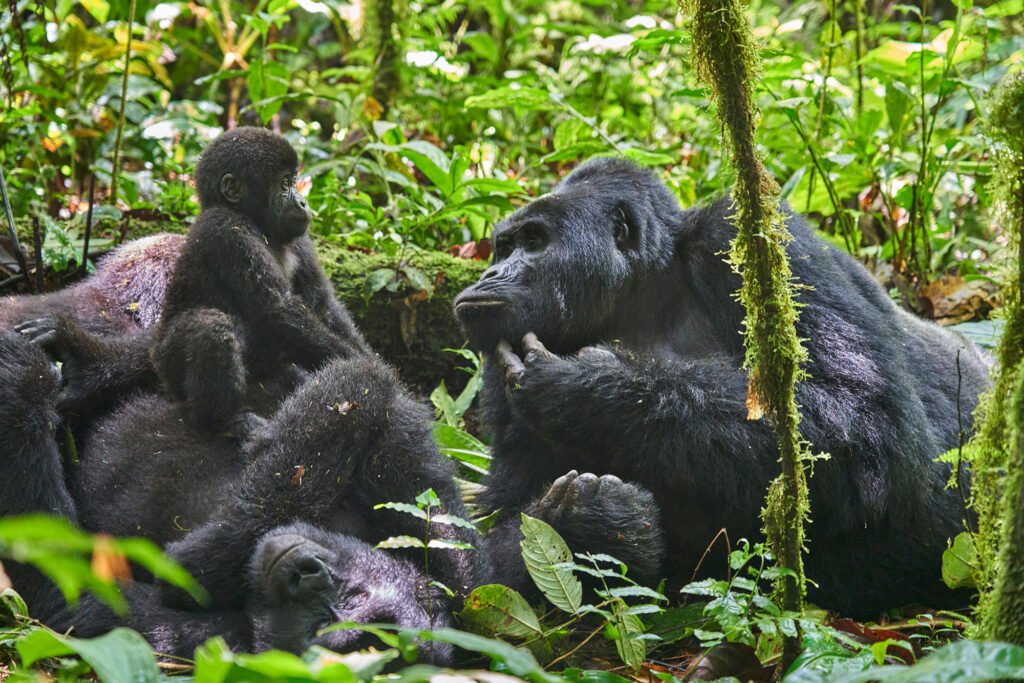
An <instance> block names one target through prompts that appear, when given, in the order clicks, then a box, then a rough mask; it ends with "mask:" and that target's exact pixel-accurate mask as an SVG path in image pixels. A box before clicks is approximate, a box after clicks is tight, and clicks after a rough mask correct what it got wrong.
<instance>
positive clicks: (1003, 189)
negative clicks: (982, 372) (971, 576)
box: [969, 72, 1024, 644]
mask: <svg viewBox="0 0 1024 683" xmlns="http://www.w3.org/2000/svg"><path fill="white" fill-rule="evenodd" d="M988 129H989V134H990V135H991V137H992V138H993V140H995V142H996V143H997V144H996V166H997V168H996V173H995V175H994V178H995V181H994V182H995V188H994V189H995V192H994V195H995V196H996V197H997V201H996V219H997V221H998V223H999V225H1000V226H1001V227H1002V229H1003V233H1004V234H1005V235H1007V237H1009V239H1010V240H1011V242H1010V244H1011V249H1010V251H1011V253H1013V251H1014V248H1015V252H1016V259H1015V261H1012V262H1011V263H1010V265H1009V273H1008V277H1007V279H1006V284H1005V286H1004V287H1003V313H1004V315H1005V318H1006V326H1005V328H1004V330H1003V336H1002V338H1001V339H1000V342H999V348H998V350H997V357H998V366H999V374H998V375H997V377H996V381H995V383H994V385H993V387H992V389H991V390H990V391H989V392H988V393H987V394H986V395H985V396H984V397H983V398H982V401H981V404H980V406H979V408H978V412H977V422H978V423H979V424H980V425H981V426H980V428H979V429H978V433H977V435H976V436H975V437H974V439H973V440H972V442H971V447H970V449H969V453H970V454H972V456H973V459H974V463H973V467H972V470H973V474H974V481H973V488H972V498H971V504H972V506H973V508H974V510H975V511H976V512H977V513H978V532H977V534H976V535H975V546H976V550H977V557H978V568H977V573H976V576H975V581H976V583H977V585H978V589H979V591H980V593H981V598H980V601H979V605H978V614H979V617H980V619H979V623H980V630H981V634H982V635H983V636H985V637H989V638H994V639H999V640H1007V641H1010V642H1015V643H1018V644H1024V588H1022V586H1024V569H1022V568H1024V507H1022V506H1021V501H1022V500H1024V498H1022V496H1024V452H1022V449H1024V443H1022V439H1024V436H1022V434H1021V432H1022V429H1021V425H1022V422H1024V413H1022V409H1021V402H1022V401H1024V398H1022V392H1024V387H1022V383H1024V373H1022V372H1021V367H1022V362H1024V310H1022V309H1024V303H1022V301H1021V293H1022V292H1024V268H1022V267H1021V263H1022V261H1024V73H1022V72H1018V73H1015V74H1012V75H1010V76H1008V77H1007V78H1006V79H1005V80H1004V81H1003V83H1002V84H1001V86H1000V87H999V89H998V90H997V92H996V94H995V96H994V98H993V101H992V109H991V111H990V114H989V121H988Z"/></svg>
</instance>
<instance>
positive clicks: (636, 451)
mask: <svg viewBox="0 0 1024 683" xmlns="http://www.w3.org/2000/svg"><path fill="white" fill-rule="evenodd" d="M730 213H731V210H730V206H729V203H728V202H727V201H720V202H718V203H716V204H714V205H713V206H710V207H707V208H698V209H692V210H688V211H683V210H681V209H680V208H679V206H678V204H677V202H676V200H675V199H674V197H672V195H671V194H670V192H669V191H668V190H667V188H666V187H665V186H664V185H663V184H662V183H661V182H660V181H659V180H657V179H656V178H655V177H654V176H653V175H652V174H650V173H649V172H647V171H644V170H641V169H639V168H637V167H635V166H634V165H632V164H631V163H629V162H626V161H622V160H608V159H604V160H597V161H592V162H590V163H587V164H585V165H584V166H582V167H580V168H579V169H578V170H576V171H575V172H574V173H572V174H571V175H570V176H568V177H567V178H566V179H565V180H564V181H563V182H562V183H561V184H560V185H559V186H558V187H557V188H556V189H555V191H554V192H552V193H551V194H550V195H547V196H545V197H542V198H540V199H538V200H537V201H535V202H533V203H532V204H530V205H529V206H526V207H524V208H522V209H520V210H519V211H517V212H516V213H514V214H513V215H512V216H511V217H510V218H509V219H507V220H506V221H504V222H503V223H502V224H501V225H499V226H498V227H497V228H496V229H495V234H494V243H495V256H494V263H493V265H492V266H491V267H490V268H489V269H488V270H487V271H486V272H485V273H484V274H483V276H482V277H481V279H480V280H479V281H478V282H477V283H476V284H474V285H473V286H471V287H470V288H468V289H466V290H465V291H464V292H462V293H461V294H460V295H459V297H458V298H457V299H456V301H455V311H456V313H457V315H458V316H459V319H460V321H461V322H462V324H463V326H464V327H465V329H466V332H467V334H468V335H469V338H470V340H471V343H472V344H473V346H474V347H476V348H478V349H480V350H482V351H484V352H485V353H487V354H488V360H489V362H488V363H487V370H486V378H485V383H484V401H485V409H486V415H487V420H488V422H489V424H490V426H491V428H492V429H493V430H494V464H493V468H492V471H491V474H490V477H489V479H488V485H489V487H488V493H487V494H486V497H485V502H486V503H487V504H489V505H491V506H493V507H495V508H501V509H502V510H503V518H502V520H503V521H501V522H499V524H498V526H497V527H496V528H495V530H494V531H492V534H491V535H490V537H489V540H488V546H489V548H490V549H491V551H492V553H493V557H494V565H495V567H497V568H502V569H504V570H506V572H507V575H506V577H505V580H506V581H508V582H510V583H512V584H513V585H520V586H522V585H525V583H526V577H525V574H524V573H523V568H522V564H521V562H519V561H518V555H519V551H518V544H517V543H516V542H515V541H516V540H517V539H518V531H517V527H518V524H519V522H518V512H519V511H520V510H524V509H525V510H526V511H527V512H529V513H531V514H535V515H539V516H540V517H542V518H546V519H548V520H549V521H551V522H552V523H553V524H554V525H555V526H556V528H558V530H559V531H561V532H562V533H563V534H565V535H566V536H567V538H568V539H569V540H570V542H571V544H573V545H575V546H577V547H578V548H586V549H590V550H603V551H606V552H609V553H611V554H613V555H616V556H618V557H619V558H620V559H622V560H624V561H626V562H627V563H628V564H629V565H630V566H631V568H632V569H633V570H634V571H636V572H637V573H638V574H639V575H640V576H641V577H644V578H653V577H656V576H659V575H661V574H668V575H669V576H670V577H672V578H673V579H675V580H677V581H680V582H681V581H687V580H689V579H690V577H691V574H692V572H693V571H694V569H695V565H696V564H697V563H698V561H699V560H700V558H701V557H702V555H703V554H704V551H705V549H706V548H707V546H708V545H709V544H710V543H711V542H712V539H714V538H715V536H716V534H717V533H718V531H719V529H721V528H723V527H724V528H725V529H727V530H728V533H729V537H730V538H731V539H734V540H735V539H736V538H739V537H743V536H746V537H748V538H754V537H758V536H760V520H759V517H758V513H759V510H760V509H761V507H762V505H763V502H764V496H765V492H766V488H767V485H768V482H769V481H770V480H771V479H772V478H773V477H774V476H775V475H776V474H777V473H778V471H779V465H778V463H777V458H778V455H777V450H776V445H775V438H774V436H773V433H772V430H771V429H770V428H769V426H768V425H767V424H766V423H765V422H764V421H763V420H748V419H747V417H746V415H747V411H746V407H745V398H746V391H747V373H746V371H744V370H742V369H741V364H742V359H743V348H742V337H741V335H740V327H741V321H742V318H743V311H742V309H741V307H740V306H739V304H738V303H737V302H736V300H735V298H734V296H733V295H734V292H735V291H736V290H737V289H738V287H739V278H738V276H737V275H736V274H734V273H733V272H731V270H730V268H729V266H728V265H727V264H726V263H724V261H723V252H725V251H726V250H727V249H728V246H729V241H730V240H731V239H732V237H733V236H734V235H735V229H734V228H733V226H732V224H731V222H730V220H729V216H730ZM787 224H788V226H789V229H790V231H791V232H792V233H793V237H794V239H793V241H792V243H791V244H790V245H789V248H788V253H789V257H790V260H791V263H792V268H793V272H794V274H795V276H796V278H797V279H798V280H799V281H800V282H801V283H803V284H805V285H809V288H806V289H801V290H800V292H799V295H798V296H799V299H800V301H801V302H802V303H803V304H804V305H805V307H804V308H802V309H801V312H800V322H799V333H800V336H801V337H802V338H803V339H805V340H806V344H807V347H808V351H809V354H810V360H809V363H808V365H807V370H808V372H809V375H810V377H809V379H808V380H807V381H806V382H803V383H802V384H801V385H800V386H799V387H798V391H797V398H798V401H799V403H800V404H801V406H802V411H803V422H802V426H801V427H802V432H803V434H804V436H805V437H806V438H807V439H808V440H809V441H810V442H811V443H812V444H813V448H814V450H815V451H817V452H825V453H828V454H829V455H830V458H829V459H828V460H825V461H820V462H817V463H816V464H815V465H814V474H813V478H812V479H811V483H810V496H811V514H812V517H813V520H814V521H813V524H811V525H810V527H809V529H808V531H809V536H810V544H809V549H810V555H809V559H808V562H807V574H808V576H809V577H810V578H811V579H812V580H813V581H815V582H817V583H818V584H819V588H817V589H814V590H812V592H811V595H810V597H811V599H812V600H814V601H815V602H818V603H820V604H822V605H823V606H825V607H828V608H832V609H835V610H839V611H841V612H843V613H844V614H848V615H851V616H858V615H860V616H876V615H877V613H878V611H879V610H881V609H884V608H887V607H893V606H901V605H904V604H907V603H911V602H915V601H920V602H925V603H928V604H930V605H933V606H943V605H947V604H949V603H950V602H951V601H955V600H958V599H959V600H962V599H963V596H953V595H952V594H951V593H950V592H949V591H947V590H946V589H945V587H944V585H943V583H942V581H941V576H940V566H941V553H942V551H943V550H944V549H945V547H946V540H947V539H948V538H950V537H951V536H954V535H955V534H956V533H957V532H958V531H960V530H961V528H962V524H961V520H962V519H963V518H964V517H965V515H966V513H965V511H964V510H963V508H962V506H961V504H960V501H959V497H958V494H957V493H956V492H955V491H952V490H947V489H946V488H945V484H946V481H947V479H948V477H949V474H950V468H949V466H947V465H942V464H937V463H935V462H934V459H935V458H936V457H937V456H938V455H939V454H941V453H942V452H944V451H945V450H947V449H949V448H952V447H954V446H956V444H957V442H958V406H957V385H958V374H957V358H958V356H959V359H960V368H961V378H962V388H961V390H960V405H959V413H960V415H961V416H962V417H963V420H964V422H965V424H967V425H969V424H970V418H971V413H972V411H973V410H974V407H975V405H976V403H977V396H978V394H979V392H980V391H981V390H982V389H983V388H984V387H985V385H986V383H987V367H986V363H985V361H984V360H983V358H982V357H981V356H980V354H979V353H978V351H977V350H976V349H975V348H974V347H973V346H972V345H971V344H970V343H969V342H967V341H965V340H964V339H963V338H961V337H959V336H958V335H956V334H953V333H950V332H948V331H945V330H943V329H941V328H939V327H937V326H935V325H932V324H929V323H925V322H922V321H919V320H917V319H915V318H913V317H912V316H910V315H909V314H907V313H905V312H904V311H902V310H900V309H898V308H897V307H896V306H895V305H894V304H893V302H892V301H891V300H890V299H889V297H888V296H887V295H886V293H885V292H884V291H883V290H882V288H881V287H880V286H879V285H878V284H876V283H875V282H874V281H873V280H872V278H871V276H870V275H869V274H868V273H867V271H866V270H865V269H864V268H863V267H862V266H861V265H860V264H859V263H857V262H856V261H855V260H854V259H852V258H850V257H849V256H847V255H846V254H843V253H841V252H839V251H838V250H836V249H834V248H832V247H830V246H829V245H827V244H826V243H825V242H823V241H822V240H820V239H818V238H817V237H816V236H815V235H814V234H813V231H812V230H811V229H810V228H809V227H808V226H807V225H806V224H805V223H804V222H803V221H802V220H801V219H800V218H799V217H798V216H795V215H789V216H788V217H787ZM530 332H532V333H535V334H536V338H534V337H532V336H527V337H526V338H525V339H523V337H524V335H527V333H530ZM521 339H522V341H521ZM502 340H505V341H507V342H510V343H511V345H507V344H502V343H500V342H502ZM545 345H546V347H545ZM569 470H580V471H588V472H594V473H596V474H605V475H615V476H616V477H621V479H622V480H626V481H629V482H633V484H624V483H622V482H621V481H619V479H617V478H614V477H613V478H609V477H607V476H606V477H602V478H600V479H598V478H597V477H595V476H593V475H580V476H578V477H577V476H576V475H575V472H571V473H570V475H568V476H565V477H562V478H561V479H560V477H561V476H562V475H564V474H565V473H566V472H567V471H569ZM553 482H554V484H553ZM644 489H646V491H649V492H650V494H653V500H652V499H651V497H650V494H648V493H646V491H644ZM655 502H656V505H655ZM657 510H660V515H661V520H660V523H659V522H658V519H657V512H656V511H657ZM662 534H663V536H662ZM662 538H663V539H664V544H665V547H666V549H667V555H666V556H665V559H664V561H662V553H661V547H662V546H661V543H662ZM719 545H721V543H720V544H719ZM703 569H704V570H706V571H707V570H710V571H711V572H714V573H724V572H725V570H726V567H725V566H724V563H723V562H722V561H721V560H720V559H716V558H715V556H712V557H711V558H709V559H708V560H705V564H704V565H703ZM961 604H962V603H961Z"/></svg>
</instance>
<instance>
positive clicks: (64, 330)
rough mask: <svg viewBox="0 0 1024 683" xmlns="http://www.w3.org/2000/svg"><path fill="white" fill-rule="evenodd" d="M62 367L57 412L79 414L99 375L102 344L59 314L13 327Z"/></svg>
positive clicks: (102, 354)
mask: <svg viewBox="0 0 1024 683" xmlns="http://www.w3.org/2000/svg"><path fill="white" fill-rule="evenodd" d="M14 329H16V330H17V331H18V332H20V333H21V334H23V335H25V336H26V337H28V338H29V339H30V340H31V341H32V343H33V344H36V345H37V346H39V347H40V348H42V349H43V350H44V351H45V352H46V353H47V355H49V356H50V358H52V359H53V360H54V361H57V362H59V363H60V364H61V380H62V381H61V389H60V393H59V394H58V395H57V409H58V410H59V411H61V412H62V413H66V412H71V413H78V412H79V410H80V409H81V408H83V407H84V406H85V404H87V403H88V401H89V400H90V399H91V398H92V395H93V387H95V386H96V385H97V383H98V381H99V376H98V375H101V374H102V365H103V360H104V353H103V344H102V342H100V341H99V340H98V339H97V338H95V337H93V336H92V335H90V334H88V333H87V332H85V331H84V330H82V329H80V328H79V327H78V326H77V325H75V324H74V323H73V322H72V321H71V320H70V319H68V318H66V317H64V316H62V315H52V316H46V317H43V318H37V319H35V320H27V321H25V322H23V323H21V324H19V325H16V326H15V328H14Z"/></svg>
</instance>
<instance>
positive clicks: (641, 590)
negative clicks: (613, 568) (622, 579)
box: [608, 586, 668, 601]
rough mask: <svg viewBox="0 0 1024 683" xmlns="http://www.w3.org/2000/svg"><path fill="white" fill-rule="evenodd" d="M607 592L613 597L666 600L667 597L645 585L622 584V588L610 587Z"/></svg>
mask: <svg viewBox="0 0 1024 683" xmlns="http://www.w3.org/2000/svg"><path fill="white" fill-rule="evenodd" d="M608 594H609V595H611V596H612V597H615V598H650V599H651V600H666V601H667V600H668V598H666V597H665V596H664V595H662V594H661V593H659V592H658V591H656V590H651V589H650V588H647V587H646V586H623V587H622V588H612V589H611V590H609V591H608Z"/></svg>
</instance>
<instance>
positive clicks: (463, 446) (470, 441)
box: [431, 394, 491, 474]
mask: <svg viewBox="0 0 1024 683" xmlns="http://www.w3.org/2000/svg"><path fill="white" fill-rule="evenodd" d="M431 399H433V394H431ZM434 440H435V441H437V447H438V448H439V449H440V450H441V453H443V454H444V455H446V456H448V457H449V458H452V459H453V460H458V461H459V462H460V463H462V464H464V465H465V466H466V467H468V468H469V469H471V470H473V471H474V472H478V473H480V474H487V473H488V472H489V471H490V469H491V456H490V451H489V449H488V448H487V446H485V445H484V444H483V443H482V442H481V441H480V440H479V439H477V438H476V437H475V436H473V435H472V434H469V433H468V432H465V431H463V430H461V429H459V428H458V427H455V426H452V425H450V424H442V423H440V422H438V423H436V424H435V425H434Z"/></svg>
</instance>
